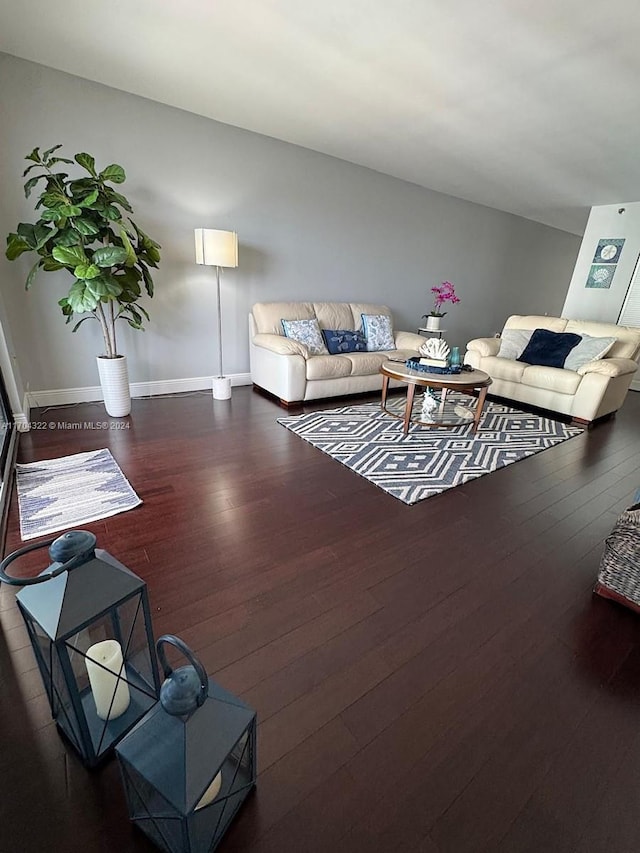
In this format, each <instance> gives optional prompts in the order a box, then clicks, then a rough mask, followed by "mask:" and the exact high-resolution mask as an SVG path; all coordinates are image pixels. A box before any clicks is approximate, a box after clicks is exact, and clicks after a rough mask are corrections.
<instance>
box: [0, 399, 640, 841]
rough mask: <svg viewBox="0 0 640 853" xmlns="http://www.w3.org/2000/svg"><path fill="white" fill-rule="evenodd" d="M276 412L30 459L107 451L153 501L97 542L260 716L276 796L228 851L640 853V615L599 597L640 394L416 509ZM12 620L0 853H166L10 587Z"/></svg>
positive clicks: (36, 453) (137, 432) (243, 414)
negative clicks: (72, 734) (68, 711)
mask: <svg viewBox="0 0 640 853" xmlns="http://www.w3.org/2000/svg"><path fill="white" fill-rule="evenodd" d="M364 399H367V398H364ZM371 399H375V397H372V398H371ZM340 403H342V401H340ZM330 405H331V404H327V403H326V402H325V403H317V404H313V405H307V406H304V407H303V408H301V411H302V410H305V411H309V410H312V409H317V408H326V407H328V406H330ZM333 405H338V403H337V402H336V403H333ZM281 415H282V410H281V408H280V407H279V406H278V405H277V403H276V402H274V401H272V400H270V399H268V398H266V397H264V396H263V395H260V394H256V393H255V392H253V391H252V390H251V389H250V388H236V389H234V393H233V398H232V400H231V401H230V402H225V401H216V402H215V403H214V402H213V401H212V399H211V397H210V396H209V395H208V394H194V395H184V396H179V397H172V398H166V399H151V400H135V401H134V404H133V413H132V416H131V418H130V419H128V420H126V421H124V422H125V423H128V424H129V426H128V428H126V429H122V430H115V429H114V430H104V431H103V430H89V429H79V430H71V429H66V430H65V429H62V428H60V429H57V428H56V429H47V430H35V431H33V432H31V433H29V434H24V435H22V436H21V439H20V447H19V455H18V460H19V461H22V462H28V461H34V460H38V459H46V458H52V457H55V456H62V455H66V454H70V453H76V452H81V451H86V450H93V449H98V448H101V447H109V448H110V449H111V451H112V453H113V454H114V456H115V457H116V459H117V461H118V463H119V464H120V466H121V468H122V469H123V471H124V473H125V475H126V476H127V477H128V479H129V480H130V482H131V483H132V485H133V487H134V488H135V489H136V491H137V492H138V494H139V495H140V497H141V498H142V499H143V504H142V505H141V506H140V507H138V508H136V509H135V510H133V511H131V512H127V513H124V514H122V515H118V516H114V517H112V518H108V519H104V520H102V521H99V522H95V523H92V524H87V525H85V526H86V527H87V528H88V529H90V530H93V531H94V532H95V533H96V535H97V537H98V543H99V545H100V547H102V548H105V549H106V550H107V551H109V552H110V553H112V554H113V555H114V556H115V557H117V558H118V559H119V560H121V561H122V562H123V563H125V564H126V565H127V566H129V567H130V568H131V569H132V570H133V571H135V572H137V573H138V574H139V575H140V576H141V577H143V578H144V579H145V580H146V582H147V584H148V586H149V595H150V600H151V606H152V614H153V619H154V629H155V633H156V635H159V634H160V633H163V632H171V633H176V634H178V635H179V636H181V637H182V638H183V639H184V640H185V641H186V642H187V643H188V644H189V645H190V646H191V647H192V648H193V649H194V650H195V651H196V652H197V654H198V655H199V656H200V658H201V659H202V661H203V663H204V664H205V666H206V668H207V670H208V671H209V673H210V675H211V676H212V677H214V678H218V679H219V680H220V682H221V683H222V684H223V685H224V686H225V687H227V688H228V689H230V690H232V691H234V692H236V693H237V694H238V695H240V696H242V698H244V699H245V700H246V701H247V702H249V703H251V704H252V705H253V706H254V707H255V708H256V709H257V711H258V719H259V728H258V748H259V753H258V755H259V771H260V773H259V780H258V789H257V792H256V794H255V796H252V797H251V798H250V799H249V800H248V801H247V803H246V804H245V806H244V807H243V809H242V810H241V812H240V814H239V815H238V818H237V820H236V821H235V823H234V825H233V826H232V828H231V829H230V830H229V832H228V834H227V836H226V838H225V839H224V841H223V843H222V844H221V846H220V848H219V849H220V851H221V853H230V851H260V853H266V852H267V851H274V853H276V851H277V853H288V852H289V851H295V853H299V852H300V853H307V851H308V853H312V851H327V853H328V851H344V853H359V851H362V853H364V852H365V851H368V852H369V853H370V851H381V853H382V851H384V853H388V851H416V853H419V851H422V853H476V851H478V853H479V852H480V851H483V853H494V851H497V853H538V851H545V853H570V851H575V853H578V851H580V852H581V853H582V851H587V850H588V851H589V853H605V851H607V853H611V851H615V853H626V851H628V853H632V851H633V853H635V851H637V849H638V842H637V837H638V832H637V826H636V823H637V820H636V815H637V812H638V806H639V805H640V799H639V797H640V795H639V794H638V790H639V788H638V784H637V767H638V764H639V763H640V728H639V726H638V720H639V719H640V617H638V616H637V615H636V614H634V613H631V612H630V611H628V610H625V609H624V608H622V607H620V606H619V605H616V604H613V603H611V602H609V601H604V600H603V599H600V598H597V597H594V596H593V595H592V592H591V589H592V585H593V582H594V579H595V576H596V573H597V569H598V564H599V561H600V556H601V553H602V546H603V541H604V538H605V537H606V536H607V535H608V533H609V532H610V530H611V527H612V525H613V523H614V522H615V519H616V517H617V515H618V514H619V513H620V512H621V511H622V510H623V509H624V508H625V506H627V505H628V504H629V503H630V501H631V498H632V496H633V494H634V493H635V491H636V489H637V488H638V487H640V453H639V450H640V432H639V430H638V425H639V424H640V395H639V394H636V393H632V394H630V396H629V398H628V400H627V402H626V404H625V406H624V408H623V409H622V410H621V411H620V412H619V413H618V415H617V417H616V418H615V419H612V420H610V421H608V422H606V423H602V424H599V425H597V426H596V427H594V428H593V429H590V430H588V431H585V432H584V433H583V434H581V435H580V436H578V437H577V438H575V439H572V440H571V441H567V442H565V443H563V444H561V445H558V446H557V447H555V448H552V449H550V450H548V451H545V452H544V453H541V454H538V455H537V456H534V457H531V458H529V459H526V460H523V461H521V462H519V463H517V464H515V465H512V466H510V467H508V468H505V469H502V470H500V471H498V472H496V473H494V474H492V475H490V476H488V477H484V478H481V479H479V480H475V481H473V482H471V483H468V484H467V485H465V486H461V487H458V488H456V489H453V490H451V491H450V492H446V493H443V494H442V495H439V496H437V497H435V498H431V499H430V500H427V501H424V502H422V503H420V504H417V505H415V506H412V507H407V506H405V505H403V504H402V503H400V502H399V501H396V500H395V499H393V498H391V497H390V496H388V495H386V494H384V493H383V492H382V491H381V490H379V489H377V488H376V487H375V486H373V485H371V484H369V483H368V482H367V481H366V480H364V479H363V478H361V477H359V476H358V475H356V474H354V473H353V472H351V471H348V470H347V469H346V468H344V467H343V466H341V465H339V464H338V463H336V462H333V461H332V460H331V459H330V458H329V457H327V456H325V455H324V454H322V453H321V452H320V451H318V450H316V449H315V448H313V447H311V446H310V445H308V444H306V443H305V442H303V441H302V440H300V439H299V438H297V437H296V436H295V435H293V434H291V433H290V432H288V431H287V430H285V429H283V428H282V427H281V426H279V425H278V424H277V418H278V417H280V416H281ZM42 419H44V420H46V421H47V422H48V421H53V422H55V423H56V424H57V423H58V422H60V423H62V422H67V423H71V422H84V421H104V420H105V416H104V414H103V411H102V409H101V406H100V405H98V404H85V405H81V406H76V407H64V408H60V409H55V410H51V409H50V410H48V411H47V412H46V413H43V416H42V417H40V416H39V413H38V412H35V413H34V416H33V418H32V420H42ZM398 429H402V424H401V423H400V422H398ZM20 544H21V542H20V536H19V527H18V513H17V503H16V497H15V494H14V495H13V497H12V504H11V510H10V515H9V522H8V532H7V550H12V549H14V548H16V547H18V546H19V545H20ZM45 564H46V560H45V558H44V557H43V556H42V554H39V555H37V556H30V557H29V558H27V559H25V561H24V562H22V563H21V564H20V566H19V568H18V571H19V572H20V573H24V574H29V573H34V572H35V571H37V570H40V569H42V568H43V567H44V565H45ZM0 625H1V628H2V630H1V631H0V678H1V687H2V701H1V702H0V730H1V731H2V752H1V754H0V772H1V776H0V778H2V786H3V797H2V801H1V804H0V812H1V813H0V853H15V851H25V853H36V851H37V852H38V853H40V851H43V850H47V851H54V853H57V851H60V853H76V851H78V853H80V851H83V853H85V851H104V853H107V851H109V853H111V851H114V850H117V851H119V853H134V851H137V852H138V853H140V851H150V850H151V849H153V848H152V847H151V845H150V844H149V842H147V840H146V839H145V838H144V836H143V835H141V834H140V833H139V832H138V831H137V830H135V829H133V828H132V827H131V825H130V824H129V821H128V819H127V814H126V806H125V802H124V796H123V794H122V791H121V787H120V780H119V775H118V769H117V766H116V764H115V762H114V761H110V762H107V763H106V764H105V765H104V766H103V767H101V768H99V769H98V770H96V771H92V772H90V771H88V770H86V769H85V768H83V767H82V765H81V764H80V762H79V761H78V759H77V758H76V757H75V755H74V753H73V752H72V751H71V750H70V749H69V748H68V746H67V745H66V743H65V742H64V740H62V739H61V738H60V737H59V735H58V734H57V732H56V729H55V726H54V725H53V724H52V722H51V720H50V715H49V710H48V705H47V702H46V697H45V695H44V692H43V688H42V684H41V682H40V679H39V674H38V671H37V669H36V667H35V661H34V658H33V654H32V652H31V649H30V647H29V645H28V641H27V638H26V634H25V631H24V628H23V626H22V623H21V619H20V617H19V614H18V612H17V609H16V606H15V603H14V593H13V591H12V589H10V588H8V587H4V586H3V587H2V588H1V589H0Z"/></svg>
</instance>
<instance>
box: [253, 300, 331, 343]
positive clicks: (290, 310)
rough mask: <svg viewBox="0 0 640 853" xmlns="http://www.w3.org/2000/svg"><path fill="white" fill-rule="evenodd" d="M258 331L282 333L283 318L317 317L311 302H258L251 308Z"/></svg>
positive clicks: (272, 333) (274, 333)
mask: <svg viewBox="0 0 640 853" xmlns="http://www.w3.org/2000/svg"><path fill="white" fill-rule="evenodd" d="M251 313H252V314H253V319H254V320H255V324H256V331H257V332H258V333H262V334H271V335H282V334H284V332H283V331H282V318H283V317H284V318H285V319H286V320H310V319H311V318H312V317H315V316H316V315H315V312H314V310H313V305H312V303H311V302H256V304H255V305H254V306H253V308H252V309H251Z"/></svg>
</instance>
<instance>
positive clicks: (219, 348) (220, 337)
mask: <svg viewBox="0 0 640 853" xmlns="http://www.w3.org/2000/svg"><path fill="white" fill-rule="evenodd" d="M216 288H217V292H218V378H219V379H222V377H223V376H224V373H223V372H222V310H221V306H220V267H219V266H217V265H216Z"/></svg>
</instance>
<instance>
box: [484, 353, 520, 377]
mask: <svg viewBox="0 0 640 853" xmlns="http://www.w3.org/2000/svg"><path fill="white" fill-rule="evenodd" d="M525 367H526V364H523V363H522V362H521V361H512V360H511V359H510V358H499V357H498V356H497V355H488V356H486V357H485V358H482V359H481V360H480V365H479V368H480V370H484V371H485V373H488V374H489V376H490V377H491V378H492V379H503V380H504V381H505V382H520V379H521V378H522V374H523V373H524V369H525Z"/></svg>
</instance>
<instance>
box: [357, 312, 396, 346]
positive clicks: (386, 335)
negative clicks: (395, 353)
mask: <svg viewBox="0 0 640 853" xmlns="http://www.w3.org/2000/svg"><path fill="white" fill-rule="evenodd" d="M362 327H363V330H364V334H365V335H366V338H367V350H368V351H369V352H380V351H382V350H390V349H393V348H394V347H395V345H396V342H395V340H394V337H393V327H392V320H391V317H390V316H389V315H388V314H363V315H362Z"/></svg>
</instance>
